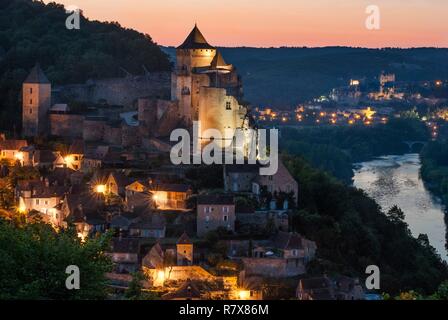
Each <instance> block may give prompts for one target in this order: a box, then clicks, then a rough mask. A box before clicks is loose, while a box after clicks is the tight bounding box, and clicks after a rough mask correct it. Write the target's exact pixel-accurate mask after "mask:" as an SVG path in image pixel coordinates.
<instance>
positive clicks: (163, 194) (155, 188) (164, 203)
mask: <svg viewBox="0 0 448 320" xmlns="http://www.w3.org/2000/svg"><path fill="white" fill-rule="evenodd" d="M149 191H150V192H151V193H152V194H153V196H152V199H153V202H154V204H155V206H156V207H157V209H160V210H186V209H187V199H188V198H189V197H190V196H191V194H192V189H191V186H189V185H187V184H180V183H158V182H153V183H151V184H150V186H149Z"/></svg>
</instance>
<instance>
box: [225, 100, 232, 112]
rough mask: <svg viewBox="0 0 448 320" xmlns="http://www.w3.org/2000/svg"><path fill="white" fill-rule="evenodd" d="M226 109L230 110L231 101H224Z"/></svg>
mask: <svg viewBox="0 0 448 320" xmlns="http://www.w3.org/2000/svg"><path fill="white" fill-rule="evenodd" d="M226 110H232V103H231V102H230V101H226Z"/></svg>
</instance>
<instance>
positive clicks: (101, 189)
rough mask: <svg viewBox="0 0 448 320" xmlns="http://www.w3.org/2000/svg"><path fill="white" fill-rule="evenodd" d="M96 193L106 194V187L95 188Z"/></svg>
mask: <svg viewBox="0 0 448 320" xmlns="http://www.w3.org/2000/svg"><path fill="white" fill-rule="evenodd" d="M95 192H96V193H102V194H105V193H106V185H104V184H99V185H97V186H95Z"/></svg>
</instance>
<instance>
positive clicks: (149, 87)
mask: <svg viewBox="0 0 448 320" xmlns="http://www.w3.org/2000/svg"><path fill="white" fill-rule="evenodd" d="M170 91H171V73H170V72H154V73H150V74H148V75H144V76H129V77H125V78H110V79H99V80H89V81H87V82H86V83H85V84H72V85H65V86H60V87H58V88H57V90H55V93H56V94H57V100H60V101H65V102H67V101H72V100H76V101H82V102H90V103H99V102H106V103H108V104H110V105H123V106H125V107H132V106H135V105H136V104H137V100H138V98H141V97H153V98H169V96H170Z"/></svg>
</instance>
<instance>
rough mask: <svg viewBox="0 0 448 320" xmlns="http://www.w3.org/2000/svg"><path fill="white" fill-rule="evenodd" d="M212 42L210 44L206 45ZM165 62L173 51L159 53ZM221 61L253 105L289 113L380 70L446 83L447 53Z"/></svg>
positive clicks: (234, 55) (342, 52)
mask: <svg viewBox="0 0 448 320" xmlns="http://www.w3.org/2000/svg"><path fill="white" fill-rule="evenodd" d="M209 40H210V41H212V39H209ZM164 50H165V51H166V52H167V53H168V54H170V55H171V56H172V55H173V54H174V48H164ZM220 50H221V51H222V53H223V56H224V59H225V60H226V61H227V62H228V63H232V64H233V65H235V66H236V67H237V68H238V69H239V71H240V74H241V75H242V77H243V83H244V92H245V95H246V100H248V101H250V102H251V103H252V104H253V105H273V106H280V107H294V106H296V105H297V103H299V102H303V101H306V100H309V99H311V98H313V97H316V96H319V95H322V94H327V93H328V92H329V90H330V89H331V88H334V87H338V86H342V85H346V84H347V83H348V81H349V80H350V78H355V77H368V78H373V77H377V76H378V75H379V73H380V72H381V71H382V70H385V71H388V72H394V73H395V74H396V75H397V80H398V81H400V80H434V79H441V78H443V79H446V78H448V49H434V48H418V49H363V48H347V47H326V48H221V49H220Z"/></svg>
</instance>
